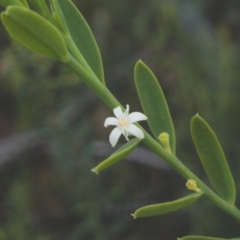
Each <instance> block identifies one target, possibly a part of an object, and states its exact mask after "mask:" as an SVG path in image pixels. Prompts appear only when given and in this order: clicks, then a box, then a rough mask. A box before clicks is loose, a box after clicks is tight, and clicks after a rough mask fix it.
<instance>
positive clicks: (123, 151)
mask: <svg viewBox="0 0 240 240" xmlns="http://www.w3.org/2000/svg"><path fill="white" fill-rule="evenodd" d="M140 141H141V140H140V139H138V138H134V139H132V140H130V141H129V142H127V143H126V144H124V145H123V146H122V147H121V148H119V149H118V150H117V151H116V152H114V153H113V154H112V155H111V156H110V157H109V158H107V159H106V160H104V161H103V162H101V163H100V164H98V165H97V166H96V167H95V168H93V169H92V170H91V171H92V172H95V173H96V174H98V173H99V172H101V171H102V170H104V169H105V168H108V167H110V166H111V165H113V164H115V163H116V162H118V161H120V160H121V159H123V158H125V157H126V156H127V155H129V154H130V153H131V152H132V151H133V150H134V149H135V148H136V147H137V145H138V144H139V143H140Z"/></svg>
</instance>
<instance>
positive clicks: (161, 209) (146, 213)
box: [132, 192, 203, 218]
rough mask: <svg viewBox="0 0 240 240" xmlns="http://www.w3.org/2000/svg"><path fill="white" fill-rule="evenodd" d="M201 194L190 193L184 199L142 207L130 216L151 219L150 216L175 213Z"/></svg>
mask: <svg viewBox="0 0 240 240" xmlns="http://www.w3.org/2000/svg"><path fill="white" fill-rule="evenodd" d="M202 194H203V193H202V192H199V193H192V194H190V195H188V196H186V197H183V198H180V199H178V200H175V201H172V202H166V203H159V204H153V205H148V206H144V207H141V208H139V209H137V210H136V211H135V212H134V213H133V214H132V216H133V217H134V218H139V217H152V216H157V215H162V214H166V213H169V212H173V211H177V210H179V209H181V208H184V207H187V206H188V205H190V204H192V203H194V202H195V201H196V200H197V199H198V198H200V197H201V196H202Z"/></svg>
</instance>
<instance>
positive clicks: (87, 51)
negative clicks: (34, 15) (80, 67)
mask: <svg viewBox="0 0 240 240" xmlns="http://www.w3.org/2000/svg"><path fill="white" fill-rule="evenodd" d="M58 4H59V5H60V7H61V10H62V13H63V15H64V17H65V21H66V23H67V25H68V29H69V31H70V34H71V36H72V39H73V40H74V42H75V44H76V45H77V47H78V49H79V50H80V52H81V54H82V55H83V57H84V58H85V60H86V61H87V63H88V64H89V66H90V68H91V69H92V70H93V72H94V73H95V74H96V76H97V77H98V78H99V80H100V81H101V82H102V83H104V73H103V66H102V59H101V55H100V52H99V49H98V46H97V44H96V41H95V39H94V36H93V34H92V32H91V29H90V28H89V26H88V24H87V22H86V21H85V19H84V17H83V16H82V14H81V13H80V12H79V11H78V9H77V8H76V7H75V5H74V4H73V3H72V2H71V1H70V0H65V1H58Z"/></svg>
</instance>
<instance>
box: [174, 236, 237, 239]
mask: <svg viewBox="0 0 240 240" xmlns="http://www.w3.org/2000/svg"><path fill="white" fill-rule="evenodd" d="M178 240H240V238H214V237H207V236H185V237H182V238H178Z"/></svg>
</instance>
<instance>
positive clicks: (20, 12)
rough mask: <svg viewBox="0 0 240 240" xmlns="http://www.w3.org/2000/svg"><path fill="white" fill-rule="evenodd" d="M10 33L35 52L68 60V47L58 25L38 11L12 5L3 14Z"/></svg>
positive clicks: (2, 16)
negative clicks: (50, 21) (54, 24)
mask: <svg viewBox="0 0 240 240" xmlns="http://www.w3.org/2000/svg"><path fill="white" fill-rule="evenodd" d="M1 18H2V21H3V24H4V26H5V28H6V29H7V31H8V33H9V34H10V35H11V37H13V38H14V39H16V40H17V41H19V42H20V43H22V44H23V45H24V46H26V47H27V48H29V49H31V50H32V51H34V52H37V53H41V54H43V55H46V56H48V57H52V58H56V59H59V60H61V61H63V62H65V61H67V58H68V57H67V48H66V45H65V42H64V40H63V37H62V36H61V34H60V33H59V31H58V30H57V28H56V27H54V26H53V25H52V24H51V23H49V22H48V21H47V20H45V19H44V18H43V17H41V16H40V15H39V14H37V13H36V12H33V11H31V10H28V9H26V8H22V7H17V6H10V7H8V8H7V10H6V11H5V12H3V13H2V14H1Z"/></svg>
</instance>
